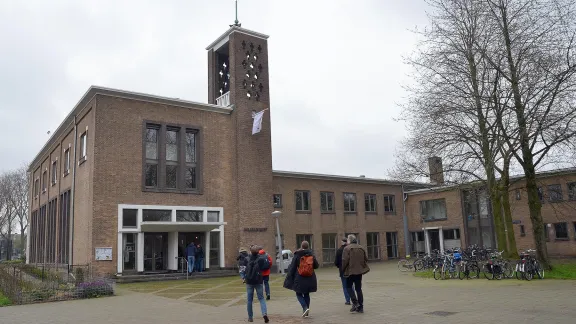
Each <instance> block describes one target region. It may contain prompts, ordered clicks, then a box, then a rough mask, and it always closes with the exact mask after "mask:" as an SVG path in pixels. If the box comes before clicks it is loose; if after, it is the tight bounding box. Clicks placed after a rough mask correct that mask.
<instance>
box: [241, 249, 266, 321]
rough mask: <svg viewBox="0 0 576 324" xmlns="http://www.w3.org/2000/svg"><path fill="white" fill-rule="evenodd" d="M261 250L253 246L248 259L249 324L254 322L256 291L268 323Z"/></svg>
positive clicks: (263, 264) (263, 260)
mask: <svg viewBox="0 0 576 324" xmlns="http://www.w3.org/2000/svg"><path fill="white" fill-rule="evenodd" d="M259 251H260V248H259V247H257V246H252V247H251V248H250V252H251V254H250V257H249V258H248V265H247V266H246V300H247V304H246V308H247V310H248V322H254V314H253V310H252V303H253V300H254V290H256V296H257V297H258V302H259V303H260V310H261V311H262V317H263V318H264V323H268V322H269V321H270V320H269V319H268V313H267V309H266V300H265V299H264V293H263V292H262V290H263V288H264V287H263V285H262V283H263V282H264V281H263V278H262V269H263V268H265V267H266V261H265V259H264V258H263V257H262V256H260V254H259Z"/></svg>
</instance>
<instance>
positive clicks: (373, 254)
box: [366, 232, 380, 260]
mask: <svg viewBox="0 0 576 324" xmlns="http://www.w3.org/2000/svg"><path fill="white" fill-rule="evenodd" d="M366 249H367V252H368V260H380V233H375V232H374V233H366Z"/></svg>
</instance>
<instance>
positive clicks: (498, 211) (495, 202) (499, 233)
mask: <svg viewBox="0 0 576 324" xmlns="http://www.w3.org/2000/svg"><path fill="white" fill-rule="evenodd" d="M490 203H491V207H492V215H493V216H494V231H495V232H496V241H497V242H498V249H499V250H504V254H508V245H506V231H505V229H504V221H503V217H502V199H501V197H500V191H499V190H498V188H497V187H496V188H491V189H490Z"/></svg>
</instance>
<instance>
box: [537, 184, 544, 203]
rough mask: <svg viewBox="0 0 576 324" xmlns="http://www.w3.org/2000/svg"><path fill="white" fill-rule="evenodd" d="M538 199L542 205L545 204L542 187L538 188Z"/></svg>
mask: <svg viewBox="0 0 576 324" xmlns="http://www.w3.org/2000/svg"><path fill="white" fill-rule="evenodd" d="M538 199H540V202H541V203H544V190H543V189H542V187H538Z"/></svg>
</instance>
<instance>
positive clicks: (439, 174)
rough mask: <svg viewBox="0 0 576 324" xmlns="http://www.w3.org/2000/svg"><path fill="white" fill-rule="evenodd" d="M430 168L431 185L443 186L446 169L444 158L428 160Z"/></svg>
mask: <svg viewBox="0 0 576 324" xmlns="http://www.w3.org/2000/svg"><path fill="white" fill-rule="evenodd" d="M428 168H429V169H430V183H432V184H435V185H443V184H444V168H443V167H442V158H440V157H437V156H432V157H430V158H428Z"/></svg>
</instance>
